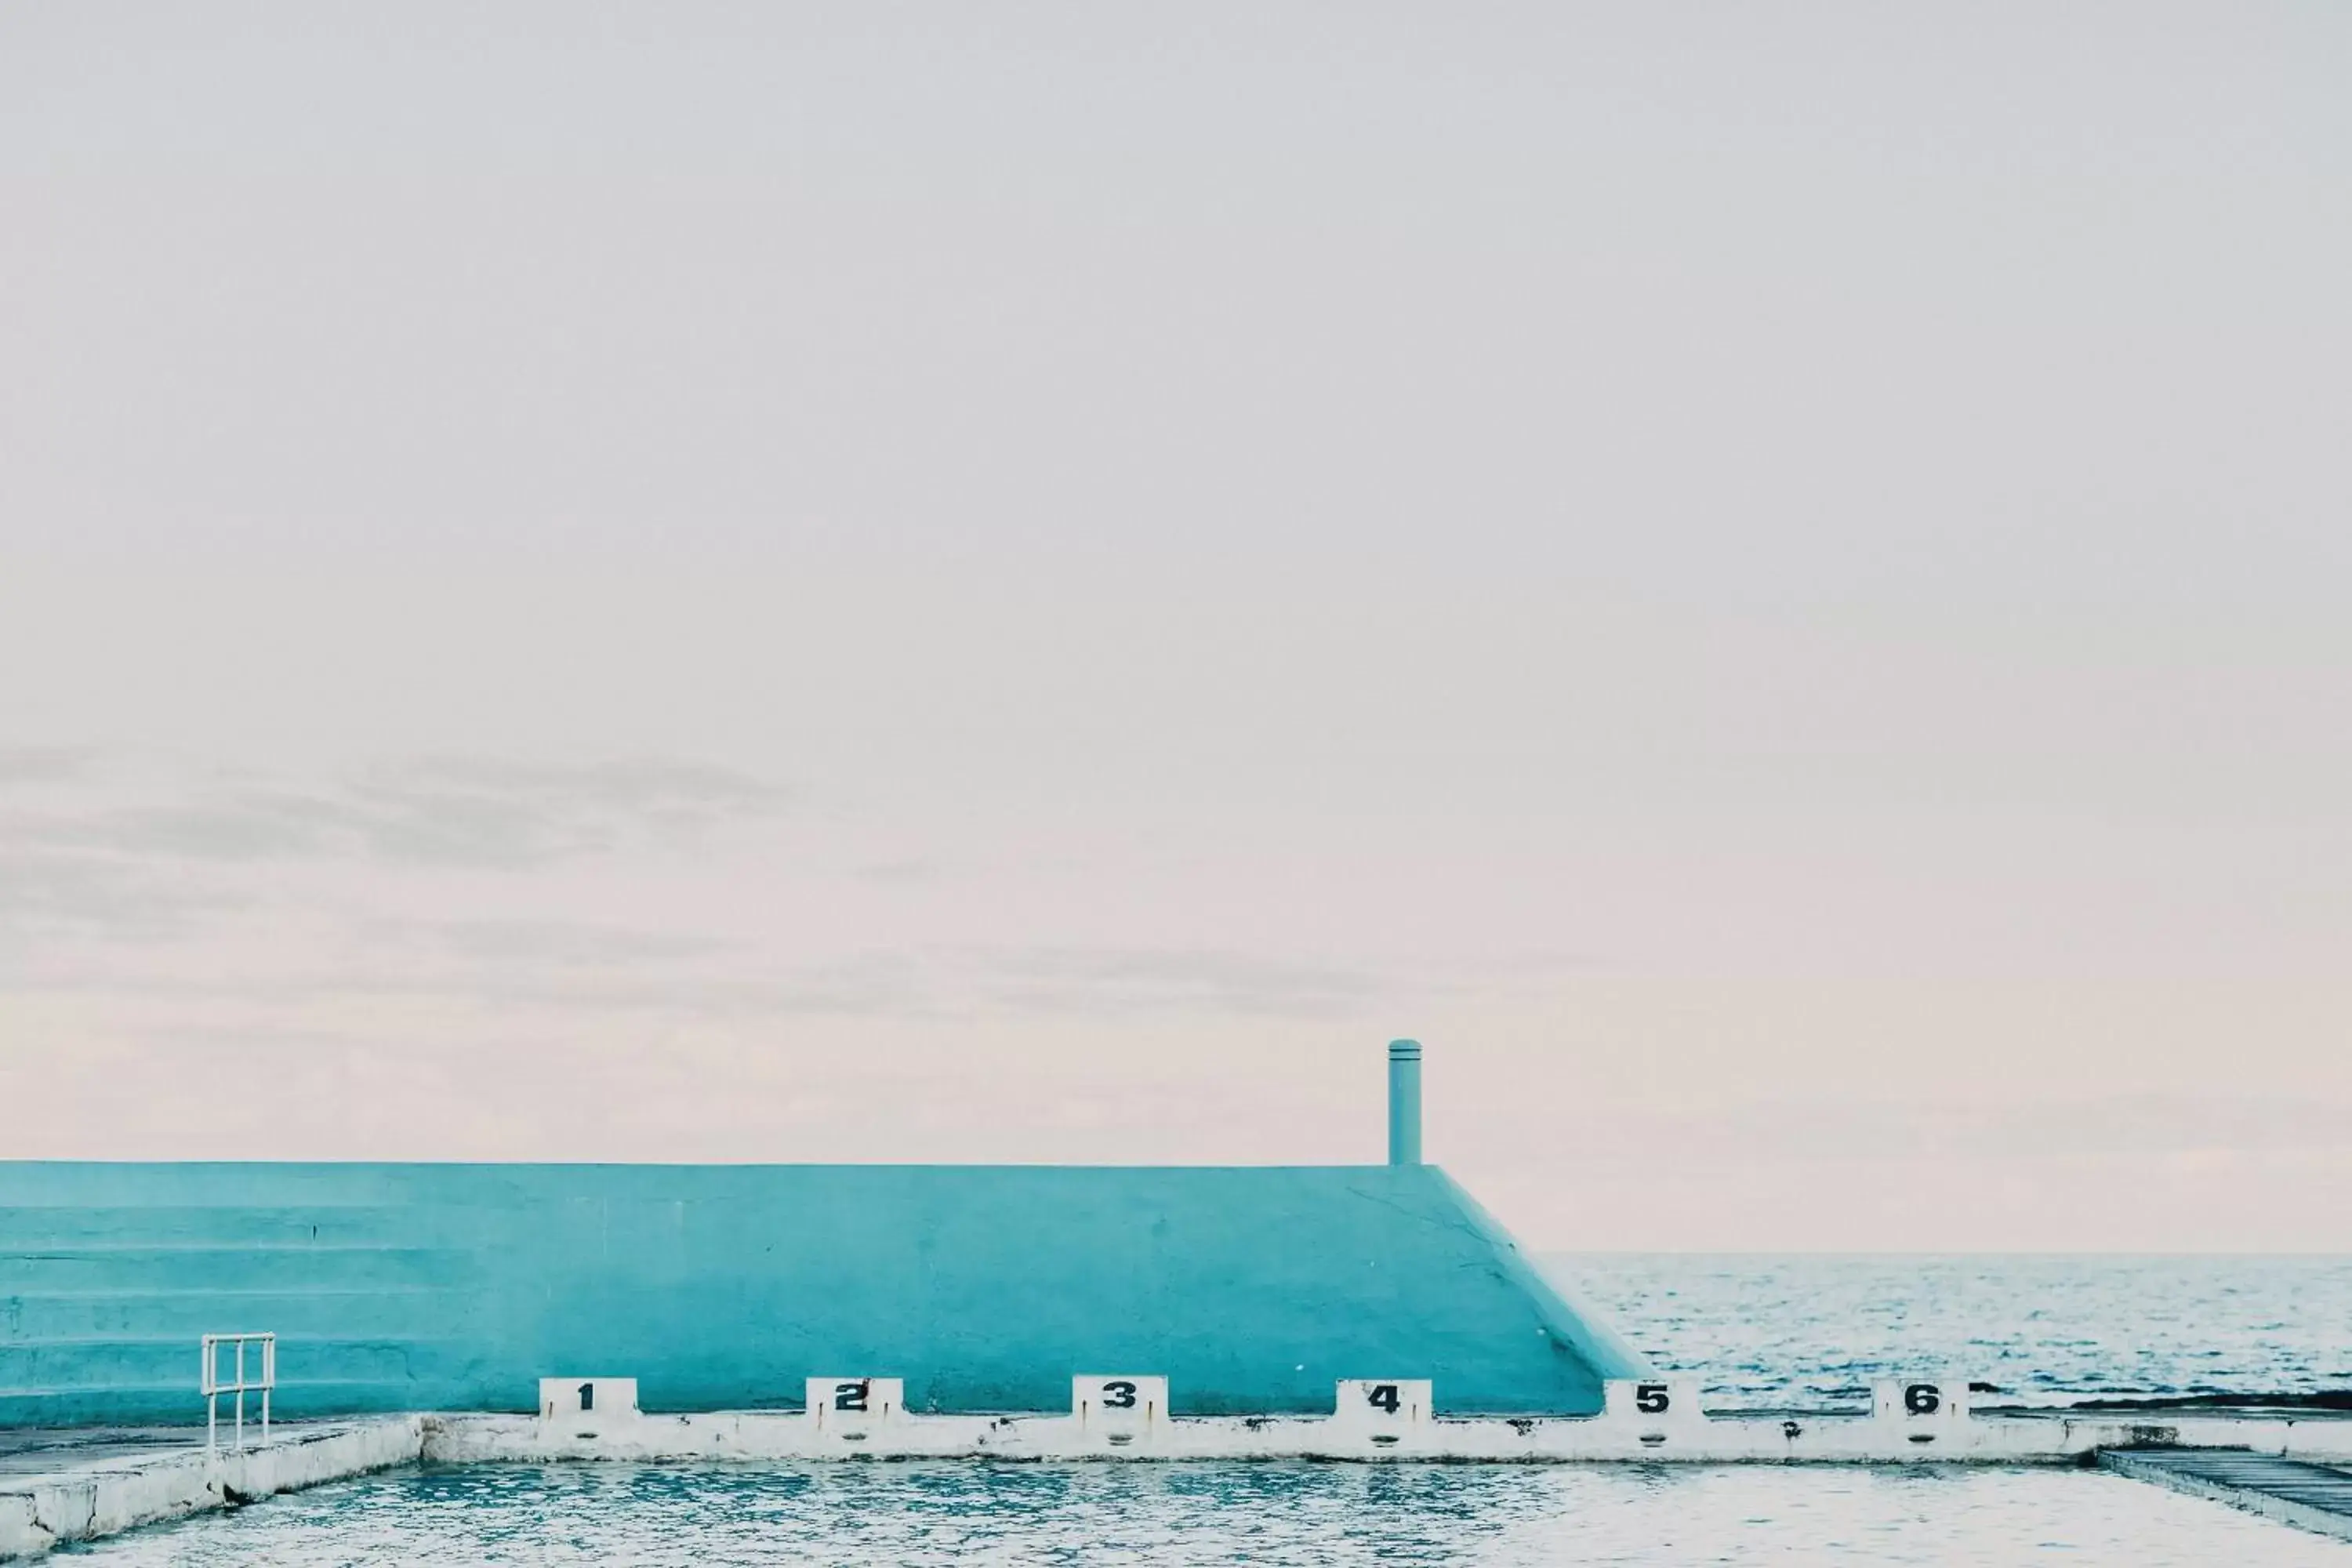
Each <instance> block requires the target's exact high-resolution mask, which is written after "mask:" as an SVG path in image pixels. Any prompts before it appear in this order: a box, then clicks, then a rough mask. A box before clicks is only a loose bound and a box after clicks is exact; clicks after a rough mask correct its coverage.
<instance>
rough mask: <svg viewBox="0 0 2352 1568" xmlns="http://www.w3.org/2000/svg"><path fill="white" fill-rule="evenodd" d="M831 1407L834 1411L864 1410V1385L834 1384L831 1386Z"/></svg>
mask: <svg viewBox="0 0 2352 1568" xmlns="http://www.w3.org/2000/svg"><path fill="white" fill-rule="evenodd" d="M833 1407H834V1408H835V1410H863V1409H865V1408H866V1384H863V1383H836V1384H834V1385H833Z"/></svg>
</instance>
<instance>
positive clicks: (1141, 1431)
mask: <svg viewBox="0 0 2352 1568" xmlns="http://www.w3.org/2000/svg"><path fill="white" fill-rule="evenodd" d="M1070 1414H1071V1415H1073V1416H1074V1417H1076V1420H1077V1423H1078V1430H1079V1431H1081V1432H1083V1433H1084V1434H1086V1436H1087V1437H1089V1438H1100V1439H1101V1440H1102V1441H1104V1442H1106V1443H1108V1444H1109V1445H1111V1446H1112V1447H1118V1448H1123V1447H1127V1446H1128V1445H1129V1444H1131V1443H1136V1442H1141V1441H1148V1440H1149V1439H1150V1437H1151V1436H1153V1435H1154V1434H1157V1433H1164V1432H1165V1431H1166V1430H1167V1429H1168V1380H1167V1379H1166V1378H1164V1377H1145V1376H1140V1375H1126V1376H1118V1377H1097V1376H1093V1375H1090V1374H1089V1375H1084V1376H1079V1377H1074V1378H1072V1379H1070Z"/></svg>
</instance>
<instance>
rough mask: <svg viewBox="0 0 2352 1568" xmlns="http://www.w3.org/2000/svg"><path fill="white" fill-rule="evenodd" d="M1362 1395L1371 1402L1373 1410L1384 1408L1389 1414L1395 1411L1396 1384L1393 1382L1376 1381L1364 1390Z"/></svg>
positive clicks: (1393, 1413)
mask: <svg viewBox="0 0 2352 1568" xmlns="http://www.w3.org/2000/svg"><path fill="white" fill-rule="evenodd" d="M1364 1397H1365V1398H1366V1399H1369V1400H1370V1401H1371V1402H1372V1408H1373V1409H1375V1410H1384V1411H1386V1412H1388V1414H1390V1415H1395V1414H1396V1413H1397V1403H1398V1401H1397V1385H1396V1384H1393V1383H1376V1384H1372V1386H1371V1387H1370V1388H1369V1389H1367V1390H1366V1391H1365V1393H1364Z"/></svg>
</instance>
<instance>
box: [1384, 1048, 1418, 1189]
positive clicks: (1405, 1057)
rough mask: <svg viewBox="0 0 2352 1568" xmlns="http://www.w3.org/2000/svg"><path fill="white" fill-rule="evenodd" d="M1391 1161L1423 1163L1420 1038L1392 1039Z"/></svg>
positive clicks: (1390, 1049)
mask: <svg viewBox="0 0 2352 1568" xmlns="http://www.w3.org/2000/svg"><path fill="white" fill-rule="evenodd" d="M1389 1163H1390V1164H1391V1165H1418V1164H1420V1163H1421V1042H1420V1041H1419V1040H1391V1041H1390V1042H1389Z"/></svg>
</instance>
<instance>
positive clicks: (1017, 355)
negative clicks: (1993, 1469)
mask: <svg viewBox="0 0 2352 1568" xmlns="http://www.w3.org/2000/svg"><path fill="white" fill-rule="evenodd" d="M2347 83H2352V9H2347V7H2345V6H2343V5H2339V4H2335V3H2332V0H2313V3H2310V4H2302V5H2285V4H2261V3H2251V4H2245V3H2234V0H2232V3H2227V4H2225V3H2221V0H2213V3H2211V4H2203V5H2165V4H2145V3H2135V4H2130V5H2088V4H2085V5H2061V6H2053V5H2044V4H2031V5H1986V4H1975V3H1971V4H1965V5H1963V4H1957V3H1955V4H1944V5H1927V6H1886V5H1861V4H1856V5H1822V4H1810V5H1747V6H1732V5H1688V4H1677V3H1673V0H1665V3H1661V0H1638V3H1636V0H1626V3H1624V4H1620V5H1551V4H1534V3H1528V4H1480V3H1476V0H1473V3H1470V4H1451V5H1423V6H1401V5H1381V4H1373V5H1338V4H1331V5H1280V4H1271V5H1270V4H1264V3H1256V4H1246V5H1223V4H1216V3H1206V4H1202V3H1194V4H1187V5H1157V6H1149V7H1147V6H1139V5H1105V4H1088V5H1075V4H1073V5H1013V4H1003V5H949V4H938V5H922V4H916V5H893V4H883V3H877V0H860V3H858V4H842V5H709V4H672V5H658V6H656V5H646V6H627V7H614V6H593V5H575V4H566V5H522V4H505V5H435V4H416V3H404V4H401V5H315V4H303V5H268V6H243V5H229V4H219V5H205V6H198V7H192V6H184V5H152V6H136V5H97V4H72V5H62V4H60V5H44V4H32V3H27V0H18V3H16V4H6V5H0V1152H5V1153H12V1154H25V1155H44V1156H110V1157H113V1156H123V1157H129V1156H197V1155H204V1156H254V1157H258V1156H273V1157H274V1156H287V1157H292V1156H305V1157H335V1158H341V1157H359V1156H385V1157H390V1156H404V1157H420V1158H457V1157H464V1158H545V1159H555V1158H625V1159H663V1160H688V1159H720V1160H743V1159H773V1160H876V1159H887V1160H992V1161H997V1160H1029V1161H1143V1162H1160V1161H1173V1162H1196V1161H1226V1160H1233V1161H1250V1162H1293V1161H1297V1162H1323V1161H1351V1160H1370V1159H1378V1158H1380V1157H1381V1147H1382V1145H1381V1138H1382V1121H1381V1074H1382V1070H1383V1068H1382V1061H1381V1058H1382V1051H1381V1046H1382V1042H1383V1041H1385V1040H1386V1039H1387V1038H1388V1037H1390V1036H1391V1035H1400V1034H1413V1035H1417V1036H1419V1037H1421V1038H1423V1040H1424V1041H1425V1042H1426V1043H1427V1046H1428V1048H1429V1065H1428V1072H1429V1075H1430V1077H1429V1089H1428V1102H1429V1131H1428V1139H1427V1145H1428V1149H1429V1152H1430V1153H1431V1155H1432V1157H1433V1158H1434V1159H1437V1160H1439V1161H1441V1162H1442V1163H1444V1164H1446V1165H1447V1166H1448V1167H1449V1168H1450V1169H1451V1170H1453V1171H1454V1173H1456V1174H1457V1175H1458V1176H1460V1177H1461V1178H1462V1179H1464V1180H1465V1182H1466V1183H1467V1184H1469V1185H1470V1186H1471V1187H1472V1189H1473V1190H1474V1191H1475V1192H1477V1193H1478V1194H1481V1195H1482V1196H1483V1197H1485V1198H1486V1200H1487V1201H1488V1202H1489V1204H1490V1206H1492V1207H1494V1208H1495V1209H1496V1211H1497V1212H1498V1213H1499V1214H1501V1215H1502V1216H1503V1217H1504V1218H1506V1219H1507V1221H1509V1222H1511V1223H1512V1224H1513V1225H1514V1226H1516V1227H1517V1229H1518V1230H1519V1231H1520V1233H1521V1234H1522V1235H1523V1236H1524V1237H1527V1238H1528V1240H1530V1241H1531V1242H1534V1243H1537V1244H1538V1245H1540V1246H1544V1247H1563V1248H1577V1247H1766V1248H1778V1247H1823V1248H1827V1247H1872V1248H1944V1247H1952V1248H1959V1247H2115V1248H2128V1249H2157V1248H2176V1247H2177V1248H2207V1247H2245V1248H2257V1249H2262V1248H2328V1249H2341V1248H2342V1247H2345V1246H2346V1245H2347V1227H2346V1220H2345V1215H2347V1214H2352V1131H2347V1129H2352V816H2347V801H2352V722H2347V720H2352V614H2347V610H2348V609H2352V438H2347V433H2348V432H2352V304H2347V279H2352V91H2347Z"/></svg>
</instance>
